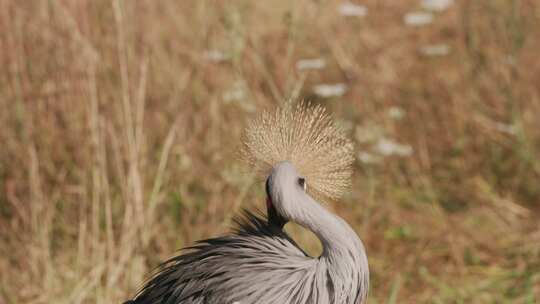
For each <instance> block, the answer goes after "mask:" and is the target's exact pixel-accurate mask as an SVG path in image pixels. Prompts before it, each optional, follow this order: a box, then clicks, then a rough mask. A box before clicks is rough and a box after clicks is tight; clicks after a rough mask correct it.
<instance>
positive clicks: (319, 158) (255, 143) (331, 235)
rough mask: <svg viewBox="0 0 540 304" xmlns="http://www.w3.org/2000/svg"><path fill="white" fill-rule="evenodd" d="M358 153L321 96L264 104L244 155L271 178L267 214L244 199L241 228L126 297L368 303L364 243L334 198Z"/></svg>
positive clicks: (176, 301) (235, 303) (185, 254)
mask: <svg viewBox="0 0 540 304" xmlns="http://www.w3.org/2000/svg"><path fill="white" fill-rule="evenodd" d="M352 154H353V145H352V142H351V141H350V140H349V139H348V138H347V136H346V132H345V131H344V129H343V128H342V127H340V126H339V125H337V124H336V123H335V122H334V121H333V120H332V118H331V117H330V115H329V114H328V113H327V111H326V109H325V108H324V107H322V106H321V105H313V104H310V103H308V102H304V101H301V102H296V103H294V102H293V101H288V102H285V103H284V104H283V105H281V106H277V107H276V108H274V109H270V110H266V111H263V112H262V113H261V114H260V115H259V116H258V117H257V118H255V119H253V120H252V121H251V122H250V123H249V124H248V125H247V127H246V131H245V138H244V140H243V143H242V148H241V155H242V158H243V159H244V160H246V162H247V164H248V165H250V167H249V168H250V169H251V170H252V171H253V172H255V174H257V175H259V176H261V177H263V178H264V184H265V192H266V214H264V212H262V211H250V210H247V209H244V210H243V212H242V213H241V214H240V215H239V216H236V217H235V218H234V221H235V223H236V226H235V227H234V229H233V230H232V232H230V233H229V234H226V235H223V236H219V237H214V238H209V239H206V240H201V241H198V242H197V243H195V244H194V245H192V246H190V247H187V248H184V249H182V250H181V251H180V253H179V254H178V255H177V256H174V257H172V258H171V259H169V260H167V261H166V262H164V263H162V265H161V266H160V267H159V268H158V270H157V272H156V273H155V274H154V275H153V276H152V277H151V278H150V279H149V280H148V281H147V282H146V284H145V285H144V287H142V289H140V290H139V292H138V293H137V294H136V295H135V297H134V298H133V299H132V300H129V301H127V302H125V304H157V303H163V304H207V303H208V304H255V303H257V304H271V303H272V304H311V303H313V304H315V303H317V304H363V303H366V301H367V297H368V289H369V266H368V260H367V254H366V250H365V248H364V245H363V243H362V241H361V240H360V238H359V237H358V235H357V234H356V233H355V231H354V230H353V228H351V226H350V225H349V224H348V223H347V222H346V221H345V220H343V219H342V218H340V217H338V216H337V215H335V214H334V213H332V212H331V211H329V210H328V209H327V208H326V206H325V204H326V202H328V201H332V200H336V199H339V198H340V197H341V195H342V194H343V193H344V192H345V191H346V190H347V188H348V187H349V186H350V178H351V174H352V162H353V160H354V157H353V155H352ZM262 181H263V179H261V183H262ZM288 222H294V223H297V224H299V225H301V226H303V227H304V228H305V229H307V230H310V231H312V232H313V233H314V234H315V235H316V236H317V237H318V239H319V240H320V242H321V244H322V247H323V250H322V253H321V254H320V256H318V257H312V256H309V255H308V254H307V253H306V252H305V251H304V250H303V249H302V248H301V247H300V246H299V245H298V244H297V243H296V242H295V241H294V240H293V239H292V238H291V237H290V236H289V235H288V234H287V232H286V231H285V230H284V226H285V225H286V224H287V223H288Z"/></svg>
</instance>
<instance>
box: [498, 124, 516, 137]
mask: <svg viewBox="0 0 540 304" xmlns="http://www.w3.org/2000/svg"><path fill="white" fill-rule="evenodd" d="M494 127H495V129H496V130H497V131H499V132H502V133H506V134H509V135H516V133H517V132H516V127H515V126H512V125H509V124H505V123H502V122H496V123H495V124H494Z"/></svg>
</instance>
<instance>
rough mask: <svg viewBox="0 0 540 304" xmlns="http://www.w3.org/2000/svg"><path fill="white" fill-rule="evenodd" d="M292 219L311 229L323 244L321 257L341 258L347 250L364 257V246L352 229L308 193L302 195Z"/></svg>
mask: <svg viewBox="0 0 540 304" xmlns="http://www.w3.org/2000/svg"><path fill="white" fill-rule="evenodd" d="M294 221H295V222H296V223H298V224H300V225H302V226H303V227H305V228H307V229H309V230H311V231H312V232H313V233H314V234H315V235H316V236H317V237H318V238H319V240H320V241H321V243H322V246H323V253H322V255H321V257H325V258H332V257H338V256H339V257H340V258H342V257H343V255H344V254H345V253H348V252H350V253H352V254H353V255H363V256H364V257H365V250H364V246H363V245H362V242H361V241H360V239H359V238H358V235H357V234H356V233H355V232H354V230H353V229H352V228H351V227H350V226H349V225H348V224H347V223H346V222H345V221H344V220H343V219H341V218H340V217H338V216H337V215H334V214H333V213H331V212H330V211H328V210H327V209H326V208H324V207H323V206H321V205H320V204H319V203H317V202H315V200H313V199H312V198H311V197H310V196H309V195H304V196H303V197H302V204H301V207H300V208H299V209H298V214H295V216H294ZM359 258H361V257H359Z"/></svg>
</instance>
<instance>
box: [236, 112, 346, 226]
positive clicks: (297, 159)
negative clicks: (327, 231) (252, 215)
mask: <svg viewBox="0 0 540 304" xmlns="http://www.w3.org/2000/svg"><path fill="white" fill-rule="evenodd" d="M352 152H353V145H352V142H351V141H350V140H349V139H348V138H347V137H346V135H345V132H344V131H343V130H342V129H341V128H339V127H338V126H337V125H336V124H335V123H334V122H333V121H332V119H331V118H330V116H329V115H328V114H327V112H326V110H325V109H324V108H323V107H322V106H320V105H311V104H309V103H306V102H299V103H297V104H296V105H294V104H293V102H287V103H285V104H284V105H283V106H281V107H278V108H277V109H275V110H273V111H264V112H263V113H262V114H260V115H259V116H258V117H257V118H256V119H254V120H253V121H251V123H250V124H248V126H247V128H246V132H245V139H244V146H243V149H242V155H243V158H244V159H245V160H246V161H247V162H248V164H249V165H250V168H251V169H253V170H254V171H255V172H256V173H257V174H258V175H259V176H262V177H263V178H265V179H266V194H267V209H268V219H269V221H272V222H274V223H276V224H278V225H279V226H283V225H284V224H285V223H286V222H287V221H288V220H290V219H291V218H292V217H293V215H294V214H295V212H296V211H297V209H298V204H299V202H301V201H302V198H305V196H306V195H307V196H311V197H313V198H314V199H317V200H319V201H328V200H337V199H339V198H340V197H341V195H342V194H343V192H345V191H346V190H347V189H348V187H349V186H350V176H351V174H352V169H351V164H352V162H353V160H354V159H353V156H352Z"/></svg>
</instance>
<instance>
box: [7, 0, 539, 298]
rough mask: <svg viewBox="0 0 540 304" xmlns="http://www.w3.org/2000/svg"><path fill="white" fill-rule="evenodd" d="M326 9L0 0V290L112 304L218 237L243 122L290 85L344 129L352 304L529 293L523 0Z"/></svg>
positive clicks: (251, 194) (535, 156) (532, 66)
mask: <svg viewBox="0 0 540 304" xmlns="http://www.w3.org/2000/svg"><path fill="white" fill-rule="evenodd" d="M359 2H360V1H359ZM341 4H342V2H340V1H337V0H335V1H308V0H302V1H297V2H294V3H290V2H289V1H282V0H280V1H265V2H254V1H253V2H252V1H150V0H148V1H120V0H113V1H105V0H98V1H96V0H94V1H90V0H80V1H13V0H12V1H9V0H0V28H1V31H0V60H1V61H0V62H1V66H2V69H1V70H0V126H1V128H0V142H1V143H2V147H1V148H0V185H1V187H2V188H1V189H2V190H1V191H0V242H1V243H0V274H1V275H0V303H2V304H4V303H5V304H7V303H118V302H120V301H121V300H123V299H125V298H126V297H127V296H128V295H133V293H134V292H135V291H136V289H137V288H138V287H140V284H141V283H142V282H143V280H144V278H145V277H146V274H147V273H148V272H149V271H151V270H152V269H153V268H154V267H155V266H156V265H158V263H159V261H161V260H162V259H164V258H167V257H169V256H171V255H172V254H173V253H174V251H175V250H176V249H177V248H180V247H182V246H185V245H188V244H190V243H191V242H193V241H194V240H196V239H199V238H203V237H209V236H212V235H216V234H220V233H223V232H225V231H227V227H228V225H229V223H230V219H231V217H232V216H233V215H234V214H235V213H236V212H238V210H239V209H240V208H242V207H246V206H253V205H254V206H262V205H263V204H262V202H263V200H264V198H263V186H262V184H261V183H260V182H259V181H258V180H256V179H254V178H253V177H252V176H250V175H249V174H246V172H245V169H243V168H242V167H241V164H240V163H239V161H238V158H237V157H236V151H237V149H238V147H239V144H240V138H241V135H242V130H243V127H244V125H245V123H246V119H248V118H249V117H251V116H252V115H253V114H254V113H256V111H257V110H258V109H261V108H264V107H268V106H271V105H276V104H279V103H281V102H282V101H283V100H285V99H287V98H291V97H292V98H303V99H307V100H311V101H312V102H316V103H321V104H324V105H325V106H326V107H327V108H328V109H329V110H330V111H331V112H332V113H333V115H334V117H336V118H337V119H338V120H339V123H340V124H342V125H343V126H344V127H345V128H347V130H348V131H349V134H350V136H351V137H352V138H354V139H355V142H356V145H357V151H358V155H357V158H358V159H357V162H356V163H355V176H354V181H353V189H352V191H351V193H350V194H349V195H348V196H347V197H345V198H344V199H343V200H342V202H340V203H335V204H332V205H331V206H330V207H332V208H333V209H334V210H335V211H336V212H337V213H338V214H340V215H341V216H343V217H345V218H346V219H347V220H348V221H349V222H350V223H351V224H352V225H353V226H354V227H355V229H356V230H357V231H358V232H359V234H360V235H361V236H362V238H363V240H364V241H365V243H366V247H367V249H368V254H369V259H370V266H371V273H372V281H371V284H372V285H371V292H370V303H538V302H539V301H540V224H539V221H538V216H539V215H540V199H539V198H540V183H539V181H540V159H539V155H540V89H539V88H540V87H539V84H540V60H539V59H538V50H540V39H539V37H540V3H539V2H538V1H533V0H521V1H519V0H515V1H504V0H483V1H482V0H479V1H465V0H461V1H459V0H458V1H456V2H455V3H454V5H452V6H451V7H450V8H448V9H447V10H444V11H441V12H435V13H433V17H434V19H433V22H432V23H430V24H427V25H424V26H407V25H406V24H405V23H404V16H405V14H406V13H408V12H411V11H419V10H423V9H422V7H421V6H420V4H419V2H418V1H416V0H415V1H409V0H407V1H399V2H398V1H375V0H365V1H361V4H363V5H365V6H366V7H367V8H368V12H367V15H366V16H364V17H345V16H342V15H340V13H339V9H338V8H339V5H341ZM430 46H431V47H430ZM433 46H435V47H433ZM426 50H427V51H426ZM430 50H431V55H430ZM434 50H435V51H434ZM426 52H427V53H426ZM433 52H435V53H437V52H438V53H439V55H437V54H433ZM305 58H320V59H321V60H324V62H325V63H326V66H325V67H324V68H322V69H312V70H298V69H297V68H296V64H297V62H298V61H299V60H300V59H305ZM336 83H340V84H342V85H341V87H340V88H341V89H342V88H346V89H347V90H346V92H345V94H343V95H341V94H339V93H340V92H337V93H336V94H337V95H336V96H330V97H324V96H321V93H320V91H319V93H316V92H317V89H315V90H314V88H317V87H316V86H317V85H320V84H336ZM338 91H339V90H338ZM314 92H315V93H314ZM293 230H294V231H295V235H296V237H297V238H298V239H300V240H302V242H303V244H305V246H307V247H308V248H311V249H312V248H316V247H317V244H316V242H314V241H313V239H312V238H311V239H310V238H309V237H308V236H306V235H305V232H302V231H298V229H293Z"/></svg>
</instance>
